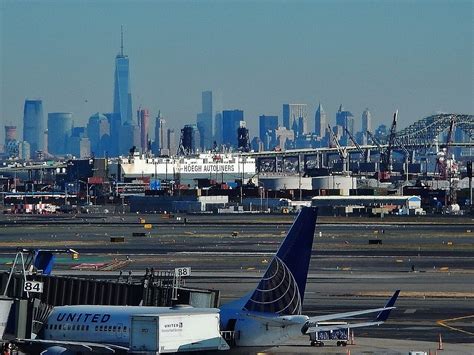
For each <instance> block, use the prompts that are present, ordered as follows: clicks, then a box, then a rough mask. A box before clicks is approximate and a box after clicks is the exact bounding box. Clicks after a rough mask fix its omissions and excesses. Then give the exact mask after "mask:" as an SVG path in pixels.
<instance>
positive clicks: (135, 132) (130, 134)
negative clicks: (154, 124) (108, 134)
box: [119, 122, 140, 155]
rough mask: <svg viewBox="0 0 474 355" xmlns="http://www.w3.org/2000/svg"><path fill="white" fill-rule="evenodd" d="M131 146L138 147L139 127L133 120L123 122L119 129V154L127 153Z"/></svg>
mask: <svg viewBox="0 0 474 355" xmlns="http://www.w3.org/2000/svg"><path fill="white" fill-rule="evenodd" d="M133 147H135V149H137V148H139V147H140V127H138V125H136V124H135V123H134V122H125V123H124V124H123V125H122V126H121V129H120V144H119V154H120V155H127V154H129V153H130V149H132V148H133Z"/></svg>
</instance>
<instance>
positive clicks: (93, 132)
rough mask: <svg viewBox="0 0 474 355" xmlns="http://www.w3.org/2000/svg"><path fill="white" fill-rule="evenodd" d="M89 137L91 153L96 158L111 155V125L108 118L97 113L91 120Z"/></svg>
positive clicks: (88, 131) (88, 127) (88, 126)
mask: <svg viewBox="0 0 474 355" xmlns="http://www.w3.org/2000/svg"><path fill="white" fill-rule="evenodd" d="M87 136H88V137H89V140H90V144H91V153H92V154H93V155H94V156H95V157H105V156H108V155H109V154H110V153H111V152H110V123H109V120H108V119H107V117H106V116H104V115H101V114H100V113H98V112H97V113H96V114H94V115H92V116H91V117H90V118H89V123H88V124H87Z"/></svg>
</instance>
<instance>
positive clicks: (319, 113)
mask: <svg viewBox="0 0 474 355" xmlns="http://www.w3.org/2000/svg"><path fill="white" fill-rule="evenodd" d="M327 125H328V121H327V117H326V112H325V111H324V109H323V106H322V105H321V103H319V105H318V109H317V110H316V113H315V115H314V133H316V135H317V136H319V137H324V136H326V127H327Z"/></svg>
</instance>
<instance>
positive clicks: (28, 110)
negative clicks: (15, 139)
mask: <svg viewBox="0 0 474 355" xmlns="http://www.w3.org/2000/svg"><path fill="white" fill-rule="evenodd" d="M44 126H45V125H44V119H43V102H42V101H41V100H28V99H27V100H25V106H24V108H23V140H24V141H26V142H28V143H29V144H30V151H31V153H32V154H34V152H36V151H38V150H43V149H44Z"/></svg>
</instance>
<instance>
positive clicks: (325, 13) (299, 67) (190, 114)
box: [0, 1, 473, 143]
mask: <svg viewBox="0 0 474 355" xmlns="http://www.w3.org/2000/svg"><path fill="white" fill-rule="evenodd" d="M81 4H82V2H76V1H71V2H68V3H61V2H56V1H46V2H41V3H39V2H23V3H17V2H13V1H4V2H3V3H2V5H1V8H0V11H1V19H2V21H1V23H2V24H1V29H2V31H1V37H0V41H1V42H0V50H1V54H2V55H1V56H0V57H1V58H2V59H0V60H1V78H2V80H1V82H2V83H1V92H0V94H1V95H0V100H1V101H0V106H1V113H0V114H1V116H0V120H1V124H2V125H16V126H17V127H18V131H19V132H22V129H23V125H22V116H23V115H22V111H23V104H24V100H25V98H35V97H38V98H40V99H41V100H42V102H43V112H44V113H43V114H44V117H46V116H47V114H48V113H51V112H72V113H73V115H74V121H75V125H76V126H77V125H82V126H85V125H86V123H87V120H88V118H89V117H90V116H91V115H93V114H94V113H95V112H101V113H107V112H111V110H112V104H113V102H112V101H113V100H112V99H113V97H112V96H113V95H112V91H113V85H114V81H113V79H114V57H115V56H116V55H117V53H118V52H119V49H120V26H121V25H122V24H123V25H124V32H125V38H126V45H127V50H126V52H127V55H128V56H129V58H130V72H131V73H132V76H131V86H132V87H133V92H132V95H133V97H132V99H131V101H132V102H134V103H135V104H136V105H137V106H134V107H132V112H135V111H136V110H137V109H138V107H139V106H141V107H144V108H148V109H149V110H150V115H151V117H155V116H156V115H157V113H158V110H161V112H162V113H163V116H164V117H165V118H167V120H168V122H173V123H174V125H173V127H172V128H177V129H179V128H180V127H182V126H183V125H184V124H186V123H193V122H195V118H196V114H198V113H199V112H201V102H200V101H201V93H202V91H206V90H211V91H215V90H219V91H221V92H222V94H223V98H224V100H223V102H224V104H223V105H222V109H226V110H232V109H235V108H238V109H241V110H243V111H244V112H245V119H246V121H247V126H248V127H249V129H250V130H251V135H252V136H255V135H257V132H258V117H259V116H260V115H277V116H279V117H280V119H281V117H282V112H281V107H282V104H284V103H305V104H307V105H308V117H309V130H310V131H312V130H313V129H314V127H313V124H312V119H311V117H314V113H315V111H316V108H317V105H318V104H319V103H320V102H321V104H322V105H323V106H324V108H325V111H326V114H327V118H328V121H329V122H331V123H333V124H334V122H335V113H336V111H337V108H338V107H339V105H340V104H343V105H344V107H346V108H347V109H348V110H350V111H351V112H353V114H354V116H355V117H356V127H357V129H356V130H359V127H360V122H359V121H360V119H359V117H361V114H362V112H363V110H365V108H366V107H368V108H369V109H370V111H371V113H372V119H373V126H377V125H378V124H381V123H385V124H389V123H390V117H391V114H392V113H393V111H394V110H395V109H399V110H400V121H399V122H400V127H401V128H402V127H404V126H407V125H408V124H410V123H411V122H413V121H415V120H417V119H420V118H422V117H425V116H427V115H429V114H431V113H434V112H437V111H444V112H459V113H471V112H472V111H473V109H472V107H473V103H472V97H473V83H472V77H473V68H472V43H473V41H472V37H473V34H472V26H470V24H471V23H472V3H470V2H468V1H458V2H456V3H454V4H448V3H447V2H442V1H438V2H434V3H432V2H425V1H421V2H417V3H414V4H412V3H405V2H400V3H369V2H363V1H356V2H344V1H340V2H336V3H335V4H332V3H329V2H324V1H321V2H310V1H296V2H294V3H291V4H289V3H285V2H279V1H277V2H272V3H270V2H264V3H256V2H243V1H242V2H240V1H236V2H229V3H227V4H226V5H222V4H220V3H218V2H214V1H203V2H199V3H197V4H196V3H187V2H180V3H172V2H153V3H150V2H141V1H139V2H134V3H133V4H136V5H137V6H133V5H132V2H127V1H122V2H118V5H117V6H116V7H114V8H112V6H111V5H110V4H107V3H106V2H96V1H88V2H87V5H88V6H81ZM52 8H54V10H55V11H53V12H52V11H51V9H52ZM338 11H342V12H341V13H338ZM137 13H139V14H141V16H142V17H139V18H140V21H138V20H137V18H138V17H137V16H134V15H136V14H137ZM105 14H107V17H104V15H105ZM109 14H110V16H109ZM230 14H232V18H230V17H229V15H230ZM60 15H63V16H60ZM311 15H314V17H315V18H314V19H313V17H312V16H311ZM336 15H337V16H336ZM420 15H423V16H421V17H420ZM150 16H156V17H157V18H158V19H159V20H160V21H154V22H153V23H151V22H150V21H147V19H150V18H151V17H150ZM53 17H54V18H55V21H48V18H51V19H52V18H53ZM285 17H289V18H291V19H293V20H294V21H295V25H294V26H284V23H285V22H284V19H285ZM340 19H343V20H344V21H339V20H340ZM441 19H442V21H443V23H444V24H445V25H446V26H437V25H436V23H437V20H439V21H441ZM209 20H214V22H213V21H209ZM313 20H314V21H313ZM336 20H338V22H337V23H336V22H335V21H336ZM361 20H364V21H365V22H364V21H362V22H361ZM101 21H102V22H104V23H101ZM173 21H174V22H173ZM261 21H263V24H265V25H266V26H262V25H261ZM331 21H332V22H331ZM49 22H51V24H49ZM68 23H71V25H70V26H66V24H68ZM158 23H159V24H160V25H158ZM210 23H212V24H210ZM237 23H242V24H244V25H245V26H242V28H240V27H239V31H235V30H233V27H232V25H235V24H237ZM450 24H452V26H449V25H450ZM61 25H63V26H61ZM167 25H169V26H167ZM197 25H199V26H197ZM290 27H291V28H290ZM293 27H295V28H293ZM439 27H442V28H439ZM408 34H409V35H408ZM313 42H314V43H313ZM283 49H286V51H282V50H283ZM288 50H292V52H291V53H288ZM319 50H321V51H319ZM242 53H247V55H243V54H242ZM348 53H349V54H350V55H348ZM28 54H29V55H28ZM33 54H34V55H33ZM295 54H298V55H296V56H295ZM315 55H317V56H316V57H315ZM295 58H296V59H295ZM44 124H45V125H46V122H45V123H44ZM282 124H283V123H282V122H280V125H282ZM20 134H21V133H20ZM3 139H4V137H3V135H2V137H0V143H3Z"/></svg>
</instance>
